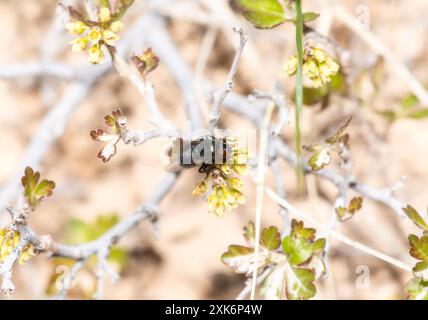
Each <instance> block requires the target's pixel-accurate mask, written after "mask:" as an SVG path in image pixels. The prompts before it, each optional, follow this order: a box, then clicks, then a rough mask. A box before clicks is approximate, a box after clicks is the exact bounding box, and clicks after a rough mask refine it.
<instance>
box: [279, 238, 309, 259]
mask: <svg viewBox="0 0 428 320" xmlns="http://www.w3.org/2000/svg"><path fill="white" fill-rule="evenodd" d="M282 250H283V251H284V253H285V254H286V255H287V256H288V261H289V262H290V264H292V265H300V264H303V263H305V262H306V261H308V260H309V258H310V257H311V256H312V254H313V253H314V248H313V246H312V243H311V242H310V241H308V240H306V239H293V238H292V237H291V236H287V237H285V238H284V239H283V240H282Z"/></svg>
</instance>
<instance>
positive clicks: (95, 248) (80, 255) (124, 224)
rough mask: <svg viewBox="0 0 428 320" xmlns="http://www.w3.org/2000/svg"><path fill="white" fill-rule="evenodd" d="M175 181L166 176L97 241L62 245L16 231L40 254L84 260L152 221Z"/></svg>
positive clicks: (23, 228) (25, 229) (24, 228)
mask: <svg viewBox="0 0 428 320" xmlns="http://www.w3.org/2000/svg"><path fill="white" fill-rule="evenodd" d="M176 179H177V175H176V174H172V173H171V174H168V175H167V176H166V177H165V178H164V179H163V180H162V181H161V182H160V183H159V184H158V185H157V186H156V187H155V189H154V190H155V191H154V192H153V194H152V195H151V196H150V197H149V198H148V199H147V200H146V202H145V203H144V204H143V205H141V206H140V207H138V208H137V209H136V210H134V212H132V213H131V214H130V215H129V216H128V217H127V218H125V219H123V220H122V221H120V222H119V223H118V224H116V225H115V226H114V227H112V228H111V229H110V230H108V231H107V232H106V233H104V234H103V235H102V236H101V237H99V238H98V239H96V240H94V241H91V242H87V243H84V244H80V245H64V244H61V243H57V242H54V241H52V240H50V241H49V240H46V239H43V238H42V237H40V236H38V235H36V234H35V233H34V232H33V231H32V230H31V229H30V228H29V227H27V226H21V227H20V229H19V230H18V231H19V232H20V233H21V234H25V235H26V236H27V237H28V239H29V242H30V243H32V244H33V245H34V246H35V247H36V248H37V250H39V251H40V252H47V253H48V254H49V255H51V256H55V257H67V258H71V259H75V260H81V259H86V258H88V257H90V256H92V255H94V254H98V253H99V252H103V250H105V249H106V248H110V247H111V245H113V244H115V243H117V242H118V241H119V240H120V239H121V238H122V237H123V236H124V235H125V234H126V233H127V232H128V231H129V230H131V229H133V228H135V227H136V226H137V225H138V224H139V223H140V222H141V221H142V220H145V219H153V218H154V217H155V216H156V215H157V214H158V211H159V209H158V205H159V203H160V201H161V200H162V199H163V198H164V197H165V196H166V195H167V194H168V193H169V191H170V190H171V188H172V187H173V186H174V184H175V181H176Z"/></svg>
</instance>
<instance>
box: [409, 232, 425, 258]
mask: <svg viewBox="0 0 428 320" xmlns="http://www.w3.org/2000/svg"><path fill="white" fill-rule="evenodd" d="M409 244H410V251H409V253H410V255H411V256H412V257H413V258H416V259H418V260H422V261H428V236H422V237H420V238H418V237H417V236H416V235H414V234H411V235H410V236H409Z"/></svg>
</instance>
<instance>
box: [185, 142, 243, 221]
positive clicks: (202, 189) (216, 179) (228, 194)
mask: <svg viewBox="0 0 428 320" xmlns="http://www.w3.org/2000/svg"><path fill="white" fill-rule="evenodd" d="M228 145H229V147H230V148H231V150H232V154H233V157H232V161H231V163H225V164H221V165H216V164H215V165H212V167H211V168H210V170H209V171H208V172H207V176H206V177H205V179H204V180H202V181H201V182H199V183H198V184H197V185H196V187H195V189H194V190H193V195H194V196H201V195H204V194H206V193H207V192H208V191H209V190H208V187H209V186H210V185H211V190H210V191H211V193H210V194H209V195H208V196H207V201H208V210H209V212H211V213H215V214H216V215H218V216H223V215H224V213H225V212H228V211H230V210H232V209H234V208H236V207H237V206H238V204H243V203H245V197H244V195H243V193H242V191H243V188H244V183H243V182H242V181H241V179H239V178H237V177H232V176H231V172H232V170H233V171H234V172H235V173H237V174H240V175H245V174H247V172H248V166H247V160H248V150H247V149H244V148H239V147H238V145H237V140H236V139H233V138H228Z"/></svg>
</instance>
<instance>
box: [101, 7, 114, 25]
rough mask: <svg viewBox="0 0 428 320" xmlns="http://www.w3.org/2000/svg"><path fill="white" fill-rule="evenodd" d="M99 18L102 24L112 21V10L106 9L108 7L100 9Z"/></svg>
mask: <svg viewBox="0 0 428 320" xmlns="http://www.w3.org/2000/svg"><path fill="white" fill-rule="evenodd" d="M99 17H100V22H107V21H110V19H111V13H110V9H109V8H106V7H102V8H101V9H100V14H99Z"/></svg>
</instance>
